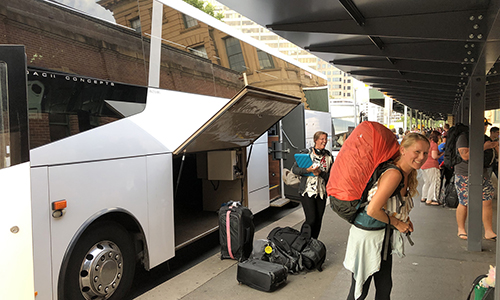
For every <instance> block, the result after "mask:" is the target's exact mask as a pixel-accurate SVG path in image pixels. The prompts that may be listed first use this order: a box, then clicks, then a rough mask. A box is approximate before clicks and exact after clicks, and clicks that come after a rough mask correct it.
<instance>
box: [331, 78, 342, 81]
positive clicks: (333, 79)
mask: <svg viewBox="0 0 500 300" xmlns="http://www.w3.org/2000/svg"><path fill="white" fill-rule="evenodd" d="M332 81H335V82H342V78H340V77H334V78H332Z"/></svg>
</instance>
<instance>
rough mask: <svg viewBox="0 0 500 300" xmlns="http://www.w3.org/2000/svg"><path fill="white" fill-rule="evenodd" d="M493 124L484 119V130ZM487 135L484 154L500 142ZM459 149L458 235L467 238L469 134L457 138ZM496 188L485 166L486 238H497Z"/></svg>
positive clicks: (484, 210) (456, 173)
mask: <svg viewBox="0 0 500 300" xmlns="http://www.w3.org/2000/svg"><path fill="white" fill-rule="evenodd" d="M488 125H491V123H490V122H488V120H487V119H486V118H485V119H484V132H486V129H487V128H488ZM484 136H485V140H484V144H483V149H484V150H485V153H484V155H487V153H486V151H488V150H490V151H493V148H495V147H498V142H493V141H491V139H490V138H489V137H488V136H487V135H484ZM456 146H457V149H458V153H459V154H460V157H461V158H462V161H461V162H460V163H458V164H456V165H455V166H454V169H455V188H456V190H457V195H458V202H459V204H458V207H457V211H456V218H457V225H458V237H459V238H461V239H463V240H466V239H467V232H466V231H465V221H466V219H467V205H468V202H469V139H468V137H467V134H464V133H462V134H461V135H460V136H459V137H458V139H457V144H456ZM494 193H495V190H494V188H493V184H492V183H491V179H490V176H489V174H488V168H487V167H483V225H484V238H485V239H488V240H496V238H497V235H496V233H495V232H494V231H493V224H492V223H493V205H492V202H493V201H492V200H493V195H494Z"/></svg>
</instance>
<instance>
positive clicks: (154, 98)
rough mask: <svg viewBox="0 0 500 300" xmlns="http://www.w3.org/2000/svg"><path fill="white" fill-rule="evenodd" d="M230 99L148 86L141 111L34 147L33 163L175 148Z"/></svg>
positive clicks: (77, 159)
mask: <svg viewBox="0 0 500 300" xmlns="http://www.w3.org/2000/svg"><path fill="white" fill-rule="evenodd" d="M228 101H229V99H225V98H217V97H210V96H203V95H197V94H188V93H181V92H176V91H170V90H157V89H149V90H148V99H147V105H146V109H145V110H144V111H142V112H141V113H139V114H137V115H134V116H131V117H129V118H125V119H121V120H117V121H114V122H112V123H110V124H106V125H104V126H100V127H97V128H94V129H91V130H88V131H85V132H82V133H80V134H77V135H73V136H70V137H67V138H65V139H62V140H59V141H55V142H53V143H51V144H47V145H44V146H41V147H38V148H36V149H33V150H32V151H31V161H32V166H43V165H57V164H68V163H75V162H82V161H92V160H105V159H115V158H120V157H131V156H141V155H149V154H158V153H166V152H172V150H173V149H175V148H177V147H178V146H179V145H180V144H181V143H182V142H184V141H185V140H186V139H188V138H189V137H190V136H191V135H192V134H193V133H194V132H195V131H196V130H198V129H199V128H200V126H202V125H203V124H205V123H206V122H207V121H208V120H209V119H210V118H211V117H212V116H213V115H214V114H215V113H216V112H217V111H219V110H220V109H221V108H222V107H223V106H224V105H225V104H226V103H227V102H228ZM96 141H98V142H96Z"/></svg>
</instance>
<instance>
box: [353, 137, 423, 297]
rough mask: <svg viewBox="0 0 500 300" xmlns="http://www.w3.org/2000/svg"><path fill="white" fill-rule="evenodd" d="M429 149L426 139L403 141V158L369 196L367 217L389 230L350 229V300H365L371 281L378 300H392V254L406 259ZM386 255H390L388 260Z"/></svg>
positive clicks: (398, 159)
mask: <svg viewBox="0 0 500 300" xmlns="http://www.w3.org/2000/svg"><path fill="white" fill-rule="evenodd" d="M429 147H430V143H429V140H428V139H427V138H426V137H425V136H424V135H422V134H419V133H415V132H412V133H409V134H407V135H406V136H405V137H404V138H403V140H402V141H401V146H400V150H399V152H400V156H399V157H398V158H397V159H396V160H395V161H394V162H393V165H394V166H395V167H396V168H397V169H395V168H389V169H388V170H386V171H385V172H384V173H382V175H381V176H380V177H379V179H378V180H377V182H376V183H375V184H374V185H373V187H372V188H371V189H370V191H369V192H368V197H367V200H368V205H367V206H366V207H365V211H366V214H367V215H368V216H370V217H371V218H373V219H376V220H378V221H380V222H384V223H386V224H387V226H390V228H385V229H384V228H383V229H380V230H364V229H361V228H358V227H356V226H355V225H352V226H351V229H350V231H349V239H348V241H347V249H346V256H345V259H344V267H345V268H346V269H348V270H349V271H351V272H352V281H351V288H350V290H349V295H348V297H347V300H355V299H357V300H364V299H365V298H366V296H367V295H368V290H369V287H370V283H371V280H372V278H373V279H374V281H375V288H376V292H375V300H389V299H390V296H391V290H392V255H390V254H391V253H397V254H399V255H400V257H401V256H402V255H404V247H403V237H404V235H405V234H408V233H409V232H413V223H412V222H411V221H410V217H409V213H410V211H411V209H412V208H413V200H412V197H413V196H414V195H416V194H417V186H418V181H417V170H418V169H420V168H421V167H422V165H423V164H424V163H425V161H426V160H427V156H428V154H429ZM398 169H399V170H398ZM402 179H403V182H404V186H403V187H402V188H401V191H400V192H399V193H395V191H396V190H397V188H398V187H399V185H400V183H401V180H402ZM386 229H390V230H386ZM386 232H387V233H386ZM386 239H389V241H390V242H388V240H386ZM386 242H387V244H386ZM384 244H386V245H387V247H385V246H384ZM384 253H387V254H389V255H387V257H385V255H384Z"/></svg>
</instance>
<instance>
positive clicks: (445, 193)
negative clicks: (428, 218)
mask: <svg viewBox="0 0 500 300" xmlns="http://www.w3.org/2000/svg"><path fill="white" fill-rule="evenodd" d="M443 177H444V178H443ZM443 177H442V180H443V181H442V183H441V192H440V195H439V203H441V204H443V206H445V207H450V208H457V206H458V195H457V190H456V188H455V176H454V175H453V176H450V177H449V179H446V176H443Z"/></svg>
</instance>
